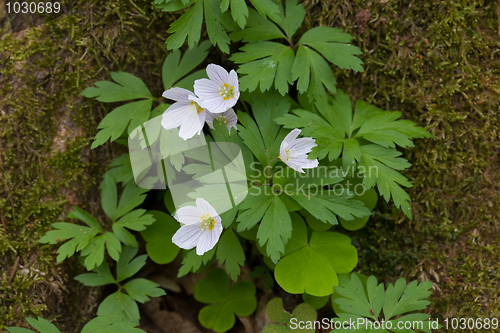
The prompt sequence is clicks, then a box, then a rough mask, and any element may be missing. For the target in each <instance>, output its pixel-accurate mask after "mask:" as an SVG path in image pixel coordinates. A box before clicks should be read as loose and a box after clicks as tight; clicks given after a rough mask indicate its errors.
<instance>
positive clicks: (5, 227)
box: [2, 216, 7, 235]
mask: <svg viewBox="0 0 500 333" xmlns="http://www.w3.org/2000/svg"><path fill="white" fill-rule="evenodd" d="M2 224H3V234H4V235H7V226H6V225H5V219H4V218H3V216H2Z"/></svg>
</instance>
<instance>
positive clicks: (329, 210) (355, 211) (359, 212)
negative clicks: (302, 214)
mask: <svg viewBox="0 0 500 333" xmlns="http://www.w3.org/2000/svg"><path fill="white" fill-rule="evenodd" d="M324 192H326V193H327V194H326V195H321V194H320V195H315V194H314V193H311V192H308V193H306V194H305V195H304V194H303V193H302V194H301V193H300V192H297V193H295V194H292V195H290V196H291V197H292V199H294V200H295V201H297V202H298V203H299V204H300V205H301V206H302V207H304V209H306V210H307V211H308V212H309V213H310V214H311V215H312V216H314V217H315V218H317V219H318V220H320V221H322V222H328V223H330V224H332V225H336V224H338V219H337V217H336V215H338V216H339V217H341V218H343V219H344V220H348V221H350V220H353V219H354V218H355V217H363V216H369V215H370V214H371V212H370V211H369V210H368V209H367V208H366V207H364V205H363V203H362V202H361V201H358V200H353V199H351V197H352V195H351V196H350V195H348V194H347V193H342V194H340V195H337V194H335V191H331V192H332V193H331V194H330V191H324Z"/></svg>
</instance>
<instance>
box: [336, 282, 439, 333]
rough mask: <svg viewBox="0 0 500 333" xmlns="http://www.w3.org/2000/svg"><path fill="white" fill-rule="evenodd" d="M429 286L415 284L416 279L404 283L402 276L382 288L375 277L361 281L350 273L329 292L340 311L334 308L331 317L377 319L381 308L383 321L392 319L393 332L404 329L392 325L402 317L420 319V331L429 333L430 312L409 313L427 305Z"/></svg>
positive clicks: (401, 319)
mask: <svg viewBox="0 0 500 333" xmlns="http://www.w3.org/2000/svg"><path fill="white" fill-rule="evenodd" d="M431 287H432V283H431V282H422V283H420V284H418V282H417V281H412V282H411V283H409V284H408V285H406V281H405V280H404V279H403V278H401V279H399V280H398V281H397V282H396V284H395V285H392V284H389V286H388V287H387V290H384V285H383V284H378V283H377V279H376V278H375V277H374V276H371V277H369V278H368V279H367V281H366V283H365V284H364V283H363V282H362V281H361V279H360V277H358V275H357V274H351V275H350V277H349V276H348V277H347V278H346V279H343V282H342V284H341V285H339V286H337V287H336V288H335V291H336V293H335V294H334V295H332V302H334V304H335V303H336V304H338V305H339V310H340V311H338V310H336V312H337V315H338V318H334V319H333V320H334V321H340V322H343V321H345V320H349V318H351V319H353V318H363V317H364V318H366V320H369V321H380V319H379V314H380V313H381V311H382V310H383V313H384V320H385V321H386V322H388V321H391V322H392V324H393V326H392V327H393V330H394V331H395V332H403V331H399V330H395V329H394V328H396V327H397V322H399V321H405V320H408V321H412V322H413V321H415V322H416V321H420V322H422V327H423V328H424V329H423V331H425V332H430V326H429V322H428V321H426V320H427V319H429V318H430V315H428V314H423V313H411V314H408V312H412V311H419V310H423V309H425V308H426V307H427V306H428V305H429V304H430V302H429V301H427V300H425V298H427V297H429V295H430V294H431V291H430V289H431ZM403 313H406V315H405V316H403V317H400V318H398V319H397V320H394V316H397V315H400V314H403ZM414 325H415V323H414ZM414 327H415V326H414ZM405 332H406V331H405ZM408 332H414V331H413V330H408Z"/></svg>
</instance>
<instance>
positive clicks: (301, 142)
mask: <svg viewBox="0 0 500 333" xmlns="http://www.w3.org/2000/svg"><path fill="white" fill-rule="evenodd" d="M316 146H317V144H316V140H314V139H313V138H301V139H296V140H295V141H294V142H293V143H292V144H291V146H290V147H289V149H290V150H292V151H293V154H297V155H301V154H307V153H309V152H311V150H312V149H313V148H314V147H316Z"/></svg>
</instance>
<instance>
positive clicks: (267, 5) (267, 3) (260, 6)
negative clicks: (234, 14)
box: [250, 0, 280, 22]
mask: <svg viewBox="0 0 500 333" xmlns="http://www.w3.org/2000/svg"><path fill="white" fill-rule="evenodd" d="M250 2H251V3H252V5H253V6H254V7H255V9H257V11H258V12H259V14H260V15H262V16H263V17H269V18H270V19H271V20H273V21H274V22H280V16H279V13H280V10H279V7H278V5H277V4H276V3H275V2H273V1H271V0H250Z"/></svg>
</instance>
